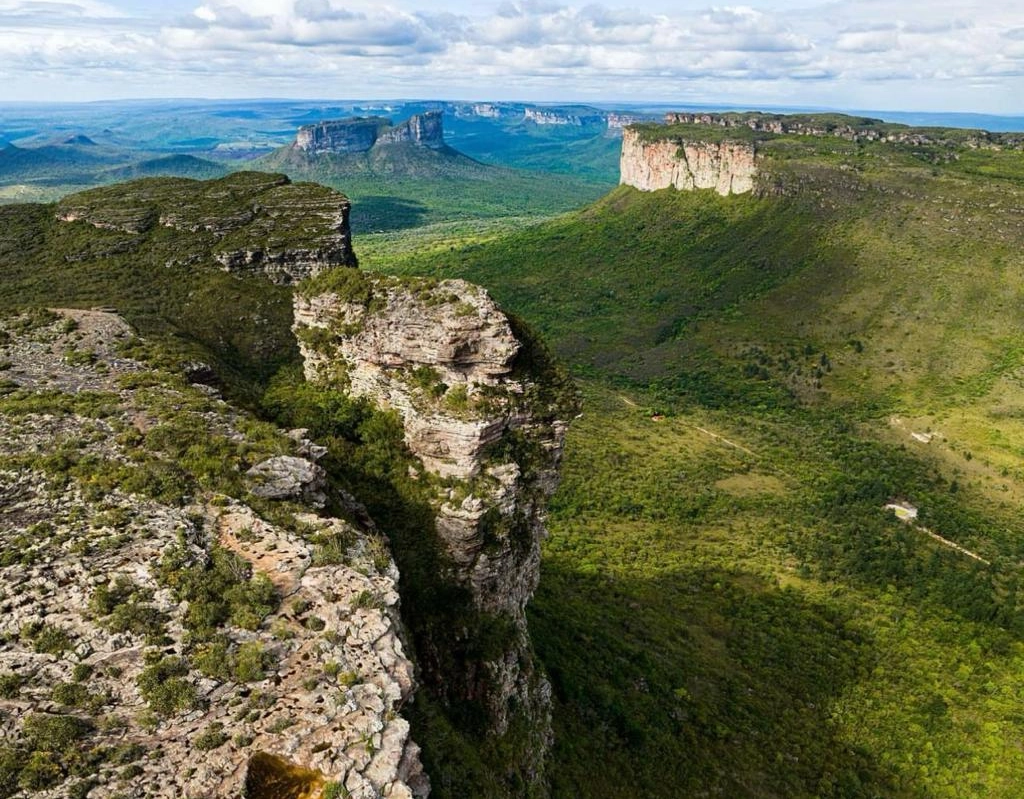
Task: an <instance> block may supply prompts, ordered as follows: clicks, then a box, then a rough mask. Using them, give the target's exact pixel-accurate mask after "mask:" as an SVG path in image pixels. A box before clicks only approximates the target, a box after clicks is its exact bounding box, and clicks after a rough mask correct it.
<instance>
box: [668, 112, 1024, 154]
mask: <svg viewBox="0 0 1024 799" xmlns="http://www.w3.org/2000/svg"><path fill="white" fill-rule="evenodd" d="M846 119H847V120H848V121H834V120H827V119H826V118H823V117H820V116H819V117H818V118H815V115H811V116H810V117H801V116H799V115H792V114H762V113H757V112H750V113H742V114H735V113H734V114H707V113H693V112H677V111H672V112H669V113H667V114H665V123H666V124H668V125H707V126H713V127H720V128H749V129H750V130H753V131H758V132H762V133H773V134H776V135H795V136H823V137H829V136H832V137H836V138H840V139H846V140H848V141H858V142H859V141H863V142H871V141H877V142H888V143H894V144H911V145H918V146H921V145H933V144H938V145H957V146H959V145H964V144H966V145H967V146H970V147H986V146H987V147H991V146H1006V147H1012V148H1021V147H1024V134H1020V133H992V132H989V131H984V130H974V131H966V135H963V134H960V135H957V136H950V135H949V132H947V131H943V129H941V128H930V129H928V128H908V127H905V126H903V125H891V124H886V123H884V122H883V121H882V120H880V119H870V118H854V117H846Z"/></svg>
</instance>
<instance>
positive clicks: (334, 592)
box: [0, 311, 429, 799]
mask: <svg viewBox="0 0 1024 799" xmlns="http://www.w3.org/2000/svg"><path fill="white" fill-rule="evenodd" d="M0 334H2V335H0V362H2V363H3V364H4V365H3V366H0V370H2V371H0V396H4V403H5V404H4V410H3V411H0V585H2V586H3V591H2V592H0V685H2V689H3V690H2V694H0V696H2V698H0V768H2V772H0V778H2V779H3V780H4V781H3V783H2V786H0V787H2V789H3V795H4V796H17V797H22V796H27V795H32V796H38V797H43V799H59V798H61V799H63V798H66V797H69V796H82V797H85V796H88V797H89V799H102V798H103V797H115V796H121V797H124V796H132V797H142V796H149V797H166V798H167V799H171V797H173V798H174V799H183V798H184V799H188V798H190V797H195V798H196V799H198V797H241V796H244V797H246V799H267V797H277V796H282V795H284V794H282V793H281V790H280V785H281V782H280V781H281V779H282V778H283V776H288V777H289V779H291V780H292V782H291V783H290V784H291V787H292V788H293V789H296V790H295V791H294V792H292V793H289V794H288V795H289V796H293V795H294V796H296V797H298V796H300V795H301V796H302V797H304V799H318V797H320V796H321V793H322V792H323V791H324V790H326V786H327V785H328V784H330V783H337V784H339V785H341V786H343V788H344V791H345V793H344V795H345V796H352V797H361V799H382V797H390V799H411V797H413V796H425V795H426V793H427V792H428V790H429V785H428V783H427V781H426V777H425V776H424V774H423V772H422V768H421V766H420V762H419V749H418V747H417V746H416V744H415V743H413V742H412V740H411V739H410V734H409V724H408V722H407V721H406V720H405V719H404V718H402V716H401V709H402V707H403V705H404V704H405V703H406V702H407V701H409V700H410V699H411V697H412V694H413V691H414V689H415V685H414V681H413V669H412V664H411V663H410V661H409V660H408V658H407V657H406V655H405V652H404V645H403V642H402V637H403V634H404V633H403V628H402V626H401V622H400V619H399V615H398V593H397V591H396V580H397V576H398V575H397V571H396V569H395V566H394V563H393V562H392V560H391V557H390V554H389V551H388V548H387V544H386V542H385V541H384V540H383V539H382V538H380V537H379V536H378V535H376V534H375V533H374V531H373V530H372V529H357V528H356V527H355V526H353V525H352V524H350V523H348V522H346V521H343V520H341V519H337V518H329V517H323V516H320V515H317V514H315V513H308V512H307V513H303V512H300V513H297V514H296V516H295V517H294V520H293V521H288V519H289V518H291V517H290V514H282V515H281V519H279V518H278V516H276V515H275V516H274V519H275V521H269V520H268V519H267V518H264V517H263V516H261V515H260V513H259V512H257V510H256V509H255V507H256V506H257V503H256V502H255V501H253V500H249V499H247V498H246V496H247V495H246V494H245V493H244V490H243V491H242V492H241V493H240V494H239V498H228V497H227V496H224V495H219V494H215V493H212V492H210V491H204V490H195V493H194V495H193V496H191V498H190V499H189V500H187V501H182V502H177V501H170V500H167V499H161V498H160V497H159V496H154V495H153V492H155V493H156V494H157V495H159V494H161V492H162V491H163V490H164V489H162V488H161V486H162V482H161V481H165V480H175V479H178V480H180V479H182V478H181V477H175V475H179V474H181V466H180V463H179V461H178V460H177V458H176V456H175V455H174V453H173V451H172V452H170V453H165V452H164V451H163V447H165V446H167V443H166V442H168V441H170V442H171V446H172V447H173V446H174V443H173V442H174V439H175V438H177V437H180V436H181V435H183V434H188V431H191V433H192V434H194V435H196V436H197V440H209V441H211V442H214V443H215V442H217V441H220V442H223V444H224V445H225V446H229V447H230V448H233V449H235V451H237V452H238V453H242V452H245V453H250V455H248V456H246V457H251V456H252V454H255V453H258V452H260V451H261V450H262V451H264V452H266V454H267V455H273V454H274V453H275V452H282V451H284V452H290V453H293V454H290V455H285V456H282V455H277V456H276V457H271V458H269V459H267V458H265V457H264V460H263V462H262V466H261V465H260V462H259V460H258V458H259V456H257V457H256V458H255V459H256V460H257V461H258V462H257V464H256V468H254V469H252V470H251V474H250V476H249V478H248V479H249V481H250V482H252V484H253V486H254V488H257V489H259V488H262V489H264V491H263V493H264V494H265V495H268V496H269V495H274V496H277V497H281V498H290V499H295V500H301V499H302V498H303V497H304V496H310V495H311V497H312V499H313V500H314V504H317V503H318V502H319V499H320V492H321V491H322V490H323V488H324V486H323V484H322V480H321V478H322V472H321V471H320V470H319V467H317V466H315V465H314V464H313V463H312V462H311V461H310V460H307V459H315V458H316V457H318V456H319V455H322V450H320V449H319V448H317V447H316V446H315V445H312V444H311V443H310V442H308V441H305V440H304V439H303V437H302V435H301V431H293V434H290V435H285V434H284V433H283V432H282V433H280V434H274V438H273V443H272V444H270V446H269V447H268V443H267V440H266V439H261V440H259V441H258V440H252V439H251V438H250V437H249V434H247V433H246V432H244V430H246V429H248V428H249V426H250V425H249V423H250V420H246V419H245V418H244V417H243V416H242V415H240V414H238V413H236V412H235V411H233V410H232V409H231V408H230V407H229V406H227V405H226V404H225V403H223V402H222V401H220V400H218V399H216V398H215V397H209V396H207V395H206V394H204V393H203V392H202V391H200V390H199V389H198V388H195V387H190V386H188V385H186V384H184V383H182V382H179V383H178V384H175V381H174V379H173V377H172V376H168V375H162V374H152V373H150V370H149V369H148V368H147V367H146V366H145V365H144V364H142V363H140V362H138V361H135V360H132V359H131V358H130V357H127V356H125V355H123V354H119V353H118V352H117V345H118V342H119V340H120V341H121V342H124V341H126V340H127V339H128V338H129V336H130V329H129V328H128V326H127V325H126V324H125V323H124V322H123V321H122V320H121V319H119V318H118V317H116V316H114V315H112V314H108V313H100V312H83V311H74V312H63V315H62V316H59V317H46V316H45V315H44V316H39V315H36V317H23V318H21V319H15V320H13V321H10V322H7V323H4V322H2V321H0ZM86 348H87V349H86ZM85 352H87V353H88V357H85V356H84V355H83V354H82V353H85ZM132 385H139V386H140V389H139V390H136V389H133V388H131V386H132ZM8 408H9V409H11V410H7V409H8ZM69 408H70V409H71V410H69ZM169 435H170V438H169V437H168V436H169ZM261 441H262V443H261ZM162 442H163V443H162ZM229 442H230V443H229ZM268 449H269V451H267V450H268ZM213 451H214V452H216V450H213ZM221 451H224V450H221ZM232 461H233V459H227V460H226V461H225V460H223V459H222V458H220V457H216V458H215V459H214V462H215V464H216V466H217V467H218V468H223V469H224V470H225V475H224V476H225V478H226V479H227V481H228V483H231V482H232V480H234V479H238V480H241V479H242V470H243V469H244V468H245V467H246V466H247V464H246V463H245V458H244V457H243V458H242V459H241V460H240V462H239V463H233V462H232ZM80 466H87V467H88V468H85V469H82V468H79V467H80ZM232 474H234V475H235V478H233V477H232ZM291 478H294V479H291ZM196 488H198V486H197V487H196ZM131 491H133V492H134V493H130V492H131ZM268 492H269V493H268ZM170 493H171V494H174V495H175V499H177V498H178V497H180V494H178V492H177V491H175V490H172V491H171V492H170ZM265 501H266V500H264V502H265ZM250 502H251V503H252V504H250ZM291 507H292V508H293V509H294V508H295V506H294V505H292V506H291ZM282 519H283V520H282ZM325 546H330V547H332V549H331V550H330V551H327V550H325V549H324V547H325ZM217 553H220V554H217ZM234 556H237V559H232V558H233V557H234ZM215 558H220V559H221V561H220V562H223V563H229V564H231V566H230V568H231V569H233V570H234V573H235V579H236V580H237V581H239V582H238V583H237V585H248V586H251V587H254V588H259V585H260V581H263V583H264V584H266V583H269V584H270V585H272V586H273V589H274V593H276V594H277V597H279V598H280V599H281V600H282V601H280V602H279V603H278V602H277V601H269V602H268V604H267V611H269V612H267V615H265V616H264V615H263V614H264V613H265V612H266V611H255V610H254V611H253V613H255V614H256V615H251V616H250V617H249V618H248V619H247V620H244V619H241V618H238V619H236V617H235V616H234V615H232V616H231V618H230V619H229V620H226V621H223V622H217V620H213V621H211V622H209V623H214V624H216V630H215V633H214V634H213V635H212V637H209V636H207V635H206V634H198V635H197V633H196V627H195V618H194V611H193V610H192V604H193V603H192V602H191V601H185V600H183V599H182V597H181V596H180V595H179V594H178V593H177V591H176V585H180V584H181V582H180V581H182V580H185V579H195V575H198V576H199V577H200V579H201V580H204V581H205V580H206V579H207V577H206V576H207V575H209V576H210V578H212V575H213V572H212V571H209V570H208V569H209V564H210V563H211V562H213V559H215ZM225 558H227V560H224V559H225ZM189 574H191V575H194V576H193V577H192V578H188V577H187V576H186V575H189ZM239 590H240V589H239ZM260 590H261V591H262V589H260ZM264 593H265V592H264ZM260 595H261V596H263V593H261V594H260ZM263 601H264V600H260V602H263ZM201 618H204V619H205V618H206V617H205V616H203V617H201ZM197 637H198V640H197ZM218 651H219V655H217V656H216V657H214V654H215V653H217V652H218ZM244 658H247V660H245V661H244V667H243V659H244ZM157 662H161V663H163V664H164V665H166V666H167V668H166V674H164V677H163V679H162V681H161V682H160V683H159V685H160V686H163V687H164V689H165V690H166V691H169V692H170V693H165V694H164V703H165V704H167V703H169V704H170V707H167V706H164V707H162V708H161V707H159V706H158V705H157V704H156V700H155V699H154V696H153V695H150V696H148V697H147V695H146V693H145V691H144V690H143V687H142V683H140V682H139V677H140V676H141V675H143V674H145V673H147V670H148V671H150V672H152V669H153V668H154V667H155V664H156V663H157ZM142 682H143V683H144V682H145V680H143V681H142ZM151 685H152V683H151ZM41 731H42V732H41ZM47 735H48V736H51V738H46V737H45V736H47ZM57 735H59V736H62V737H61V738H60V744H59V748H58V749H56V750H54V749H53V748H52V747H53V742H52V741H53V739H52V736H57ZM41 736H43V737H41ZM47 747H50V748H49V749H48V748H47ZM69 772H73V774H72V773H69ZM272 785H277V786H278V788H277V789H272V788H271V786H272ZM12 786H14V787H13V788H12ZM18 786H21V789H24V790H19V787H18ZM8 791H13V793H11V792H8ZM332 795H333V794H332Z"/></svg>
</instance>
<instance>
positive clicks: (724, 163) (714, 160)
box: [619, 126, 758, 195]
mask: <svg viewBox="0 0 1024 799" xmlns="http://www.w3.org/2000/svg"><path fill="white" fill-rule="evenodd" d="M652 127H653V126H633V127H628V128H626V129H625V130H624V131H623V133H622V157H621V159H620V161H619V183H620V184H624V185H627V186H633V187H634V188H637V189H640V190H641V191H657V190H658V189H666V188H668V187H670V186H674V187H675V188H677V189H682V190H685V191H692V190H694V189H714V190H715V191H716V192H718V193H719V194H721V195H728V194H745V193H747V192H749V191H751V190H753V188H754V181H755V178H756V177H757V173H758V169H757V153H756V150H755V147H754V144H753V142H749V141H747V142H744V141H738V140H728V139H726V140H721V141H714V140H707V141H703V140H701V139H700V138H699V137H693V138H682V137H680V136H678V135H675V134H674V133H673V132H672V130H671V129H670V128H665V129H664V135H662V136H659V135H658V134H657V132H656V131H655V132H652Z"/></svg>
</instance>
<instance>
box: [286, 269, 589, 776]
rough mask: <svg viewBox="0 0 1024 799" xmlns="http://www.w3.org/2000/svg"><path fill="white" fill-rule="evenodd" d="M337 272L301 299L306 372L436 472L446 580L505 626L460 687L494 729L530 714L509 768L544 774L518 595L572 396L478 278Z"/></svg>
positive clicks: (526, 588)
mask: <svg viewBox="0 0 1024 799" xmlns="http://www.w3.org/2000/svg"><path fill="white" fill-rule="evenodd" d="M334 282H335V284H336V285H335V289H336V290H334V291H325V292H324V293H320V294H317V293H313V295H312V296H306V297H304V296H299V297H297V298H296V303H295V329H296V334H297V336H298V339H299V341H300V346H301V349H302V353H303V357H304V360H305V369H306V376H307V379H309V380H311V381H319V382H324V383H330V384H334V385H336V386H338V388H339V390H343V391H346V392H350V393H351V394H353V395H356V396H360V397H366V398H369V399H371V400H372V401H373V402H374V403H376V404H377V405H379V406H381V407H383V408H388V409H393V410H395V411H397V412H398V414H399V415H400V416H401V419H402V423H403V429H404V435H405V441H406V444H407V445H408V447H409V449H410V450H411V452H412V453H413V454H414V455H416V456H417V457H418V458H419V460H420V461H421V463H422V464H423V468H424V469H425V470H426V471H427V472H428V473H430V474H432V475H433V476H435V478H437V479H436V480H435V482H434V483H433V484H434V485H436V486H437V489H436V493H435V496H434V503H435V512H436V519H435V526H436V532H437V535H438V537H439V539H440V541H441V543H442V544H443V547H444V551H445V553H446V555H447V557H448V558H449V559H450V562H451V563H452V564H453V569H454V576H455V579H456V581H457V582H458V583H459V584H460V585H461V586H463V587H464V588H467V589H468V590H469V591H470V594H471V596H472V601H473V603H474V604H475V607H476V610H477V612H478V613H480V614H485V615H487V616H489V617H491V618H497V619H502V620H504V621H503V623H504V624H505V625H506V627H505V629H506V630H507V636H506V638H505V640H504V642H503V644H502V646H501V651H499V652H492V653H491V654H490V655H489V656H488V657H487V658H486V659H485V660H484V662H482V663H477V664H467V668H466V672H467V675H471V676H469V677H467V678H465V679H466V682H465V685H464V687H463V694H464V697H465V698H471V699H473V700H475V701H478V702H480V703H482V704H483V706H484V708H485V709H486V711H487V713H488V717H489V719H490V722H491V729H492V731H493V732H494V734H496V735H502V734H504V733H505V732H506V731H507V730H508V728H509V726H510V724H511V723H512V721H513V719H514V718H519V719H524V718H525V720H526V725H525V726H526V727H527V728H528V729H530V730H531V735H532V736H533V741H532V743H531V745H530V746H528V747H527V750H528V751H526V752H525V753H523V754H522V760H521V761H520V762H518V763H516V764H514V767H516V768H519V769H520V773H521V775H522V776H523V777H524V779H527V780H528V781H534V780H535V779H539V774H540V773H541V771H542V768H541V764H542V761H543V752H544V749H545V747H546V745H547V742H548V741H549V737H550V728H549V724H550V719H549V688H548V686H547V683H546V682H545V681H544V679H543V678H542V677H541V675H540V673H539V671H538V670H537V668H536V666H535V664H534V661H533V656H532V652H531V648H530V642H529V635H528V632H527V626H526V617H525V607H526V604H527V602H528V601H529V599H530V597H531V596H532V595H533V592H534V590H535V589H536V587H537V581H538V579H539V573H540V542H541V540H542V539H543V538H544V537H545V535H546V530H545V526H544V519H545V505H546V501H547V498H548V497H549V496H550V494H551V493H552V492H553V491H554V489H555V487H556V485H557V479H558V465H559V462H560V459H561V454H562V447H563V443H564V437H565V431H566V424H567V420H568V419H569V418H571V417H572V415H574V414H575V411H576V395H575V393H574V392H573V391H572V389H571V387H570V386H569V384H568V383H567V381H566V380H565V379H564V378H562V377H561V376H560V375H559V374H558V373H557V370H555V369H553V368H552V366H551V364H550V362H549V361H548V360H547V359H546V355H545V353H544V352H543V350H542V348H540V346H539V344H538V343H537V342H535V341H533V340H531V339H529V338H528V337H527V336H526V334H525V331H523V330H522V329H521V328H519V327H518V326H517V325H516V324H515V323H514V322H513V321H512V320H510V319H509V317H507V316H506V315H505V314H503V313H502V312H501V311H500V310H499V309H498V308H497V306H496V305H495V304H494V302H493V301H492V300H491V298H490V297H489V296H488V295H487V293H486V292H485V291H484V290H483V289H481V288H479V287H477V286H473V285H471V284H469V283H466V282H465V281H462V280H444V281H440V282H434V281H429V280H422V279H404V280H400V279H396V278H385V277H379V276H377V277H371V276H368V275H365V274H363V273H360V272H358V271H356V270H346V271H345V272H344V273H341V274H338V277H337V279H336V280H335V281H334ZM445 679H447V680H448V681H449V682H451V681H453V680H458V679H459V677H458V676H457V675H446V676H445Z"/></svg>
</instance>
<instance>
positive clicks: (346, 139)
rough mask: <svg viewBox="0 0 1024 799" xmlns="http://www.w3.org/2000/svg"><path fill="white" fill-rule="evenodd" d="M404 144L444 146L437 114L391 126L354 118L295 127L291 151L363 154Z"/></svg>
mask: <svg viewBox="0 0 1024 799" xmlns="http://www.w3.org/2000/svg"><path fill="white" fill-rule="evenodd" d="M403 142H408V143H410V144H414V145H417V146H419V147H428V148H430V149H434V150H436V149H440V148H441V147H443V146H444V122H443V117H442V113H441V112H440V111H427V112H426V113H424V114H414V115H413V116H411V117H409V118H408V119H407V120H405V121H404V122H399V123H398V124H396V125H392V124H391V122H390V120H388V119H386V118H385V117H355V118H353V119H339V120H332V121H327V122H318V123H316V124H315V125H304V126H303V127H301V128H299V131H298V134H297V135H296V137H295V144H294V145H293V146H294V148H295V149H297V150H302V151H303V152H306V153H310V154H314V155H316V154H321V153H335V154H346V153H365V152H367V151H369V150H371V149H373V148H374V147H376V146H380V145H385V144H398V143H403Z"/></svg>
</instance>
